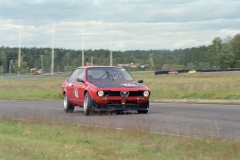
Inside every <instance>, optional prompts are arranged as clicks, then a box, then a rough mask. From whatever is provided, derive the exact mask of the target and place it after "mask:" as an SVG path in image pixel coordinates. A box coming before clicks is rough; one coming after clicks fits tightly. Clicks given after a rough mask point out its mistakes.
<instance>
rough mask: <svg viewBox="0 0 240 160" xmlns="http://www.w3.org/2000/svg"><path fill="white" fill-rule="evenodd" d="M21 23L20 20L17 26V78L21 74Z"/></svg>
mask: <svg viewBox="0 0 240 160" xmlns="http://www.w3.org/2000/svg"><path fill="white" fill-rule="evenodd" d="M21 21H22V19H21V18H20V25H19V48H18V76H19V75H20V73H21Z"/></svg>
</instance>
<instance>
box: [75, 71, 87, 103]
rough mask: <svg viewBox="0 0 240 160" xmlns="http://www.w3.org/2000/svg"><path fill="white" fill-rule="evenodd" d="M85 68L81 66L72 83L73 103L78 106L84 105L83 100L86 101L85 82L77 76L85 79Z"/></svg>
mask: <svg viewBox="0 0 240 160" xmlns="http://www.w3.org/2000/svg"><path fill="white" fill-rule="evenodd" d="M84 75H85V74H84V68H79V69H78V72H77V75H76V77H75V79H74V81H73V83H72V87H73V94H74V97H73V100H72V101H73V103H74V104H76V105H77V106H83V101H84V86H85V85H84V83H83V82H79V81H77V78H79V79H82V80H85V76H84Z"/></svg>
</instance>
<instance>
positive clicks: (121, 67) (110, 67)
mask: <svg viewBox="0 0 240 160" xmlns="http://www.w3.org/2000/svg"><path fill="white" fill-rule="evenodd" d="M77 68H123V67H119V66H81V67H77Z"/></svg>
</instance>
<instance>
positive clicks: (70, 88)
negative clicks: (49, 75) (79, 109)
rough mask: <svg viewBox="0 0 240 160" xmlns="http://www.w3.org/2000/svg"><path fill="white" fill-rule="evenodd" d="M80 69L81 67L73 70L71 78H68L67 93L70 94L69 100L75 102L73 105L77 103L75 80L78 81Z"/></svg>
mask: <svg viewBox="0 0 240 160" xmlns="http://www.w3.org/2000/svg"><path fill="white" fill-rule="evenodd" d="M79 71H80V70H79V69H76V70H75V71H73V72H72V73H71V74H70V76H69V78H68V84H67V95H68V99H69V101H70V102H71V103H72V104H73V105H76V104H75V97H76V95H75V86H74V84H75V82H76V79H77V76H78V72H79Z"/></svg>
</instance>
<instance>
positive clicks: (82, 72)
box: [76, 68, 85, 80]
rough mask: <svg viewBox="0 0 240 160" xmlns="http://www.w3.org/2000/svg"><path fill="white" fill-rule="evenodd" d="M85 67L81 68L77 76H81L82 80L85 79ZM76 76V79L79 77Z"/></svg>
mask: <svg viewBox="0 0 240 160" xmlns="http://www.w3.org/2000/svg"><path fill="white" fill-rule="evenodd" d="M84 77H85V76H84V69H83V68H80V69H79V72H78V74H77V78H80V79H82V80H84ZM77 78H76V79H77Z"/></svg>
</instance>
